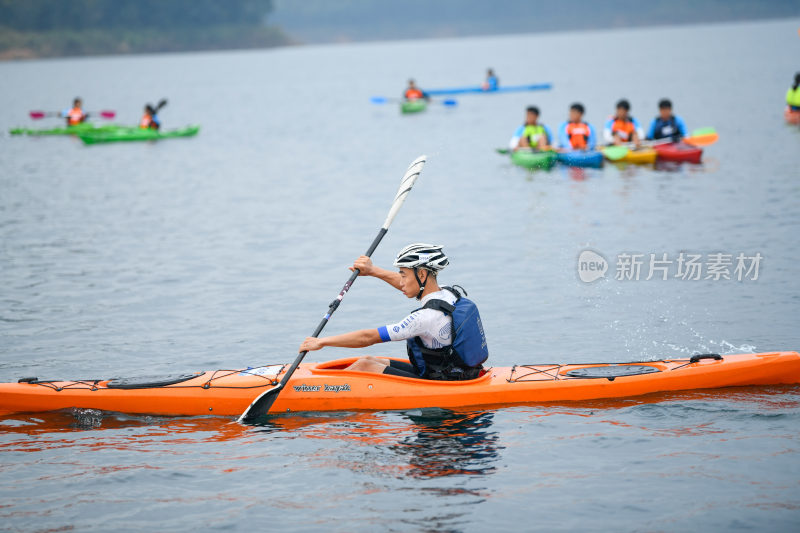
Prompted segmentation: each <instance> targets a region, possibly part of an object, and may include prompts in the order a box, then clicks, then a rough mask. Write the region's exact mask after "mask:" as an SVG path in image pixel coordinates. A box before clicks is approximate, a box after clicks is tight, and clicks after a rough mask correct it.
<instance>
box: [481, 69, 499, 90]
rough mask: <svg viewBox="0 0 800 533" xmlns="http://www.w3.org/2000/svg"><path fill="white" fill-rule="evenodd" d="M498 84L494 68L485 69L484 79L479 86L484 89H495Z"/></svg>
mask: <svg viewBox="0 0 800 533" xmlns="http://www.w3.org/2000/svg"><path fill="white" fill-rule="evenodd" d="M499 86H500V80H499V79H497V76H496V75H495V73H494V70H492V69H489V70H487V71H486V81H484V82H483V84H482V85H481V88H482V89H483V90H484V91H496V90H497V88H498V87H499Z"/></svg>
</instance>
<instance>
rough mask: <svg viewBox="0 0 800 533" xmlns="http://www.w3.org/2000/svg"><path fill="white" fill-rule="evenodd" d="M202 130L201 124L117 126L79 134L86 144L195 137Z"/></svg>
mask: <svg viewBox="0 0 800 533" xmlns="http://www.w3.org/2000/svg"><path fill="white" fill-rule="evenodd" d="M198 131H200V126H186V127H185V128H181V129H177V130H167V131H159V130H151V129H143V128H117V129H114V130H108V131H87V132H85V133H79V134H78V136H79V137H80V138H81V140H82V141H83V142H84V143H85V144H97V143H111V142H123V141H157V140H159V139H172V138H174V137H193V136H195V135H197V132H198Z"/></svg>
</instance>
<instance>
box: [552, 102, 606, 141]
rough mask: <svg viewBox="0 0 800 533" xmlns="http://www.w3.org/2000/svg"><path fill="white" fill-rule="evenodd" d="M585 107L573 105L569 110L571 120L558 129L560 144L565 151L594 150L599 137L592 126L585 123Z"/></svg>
mask: <svg viewBox="0 0 800 533" xmlns="http://www.w3.org/2000/svg"><path fill="white" fill-rule="evenodd" d="M584 112H585V110H584V108H583V105H582V104H579V103H575V104H572V105H571V106H570V108H569V120H568V121H567V122H564V123H563V124H561V126H559V128H558V142H559V144H560V145H561V148H562V149H563V150H594V148H595V146H597V136H596V135H595V133H594V128H593V127H592V126H591V124H587V123H586V122H584V121H583V113H584Z"/></svg>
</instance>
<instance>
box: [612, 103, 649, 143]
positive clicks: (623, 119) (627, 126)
mask: <svg viewBox="0 0 800 533" xmlns="http://www.w3.org/2000/svg"><path fill="white" fill-rule="evenodd" d="M630 110H631V104H630V102H628V101H627V100H625V99H622V100H620V101H619V102H617V112H616V113H615V114H614V116H612V117H610V118H609V119H608V121H607V122H606V125H605V128H603V140H604V141H605V142H606V144H625V143H630V142H632V143H634V145H635V146H636V148H639V146H640V145H641V142H642V139H643V138H644V130H643V129H642V126H641V124H639V121H638V120H636V119H635V118H633V117H632V116H630Z"/></svg>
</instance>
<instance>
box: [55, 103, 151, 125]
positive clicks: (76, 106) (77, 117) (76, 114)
mask: <svg viewBox="0 0 800 533" xmlns="http://www.w3.org/2000/svg"><path fill="white" fill-rule="evenodd" d="M164 105H166V100H162V101H161V102H160V103H159V105H158V106H152V105H150V104H146V105H145V106H144V114H143V115H142V119H141V120H140V121H139V127H140V128H142V129H152V130H158V129H159V128H160V127H161V120H160V119H159V118H158V110H159V109H160V108H161V107H163V106H164ZM61 117H62V118H64V119H65V120H66V122H67V126H77V125H78V124H83V123H84V122H86V121H87V120H88V119H89V113H87V112H86V111H84V110H83V100H82V99H81V98H75V99H74V100H73V101H72V107H71V108H69V109H65V110H63V111H62V112H61Z"/></svg>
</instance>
